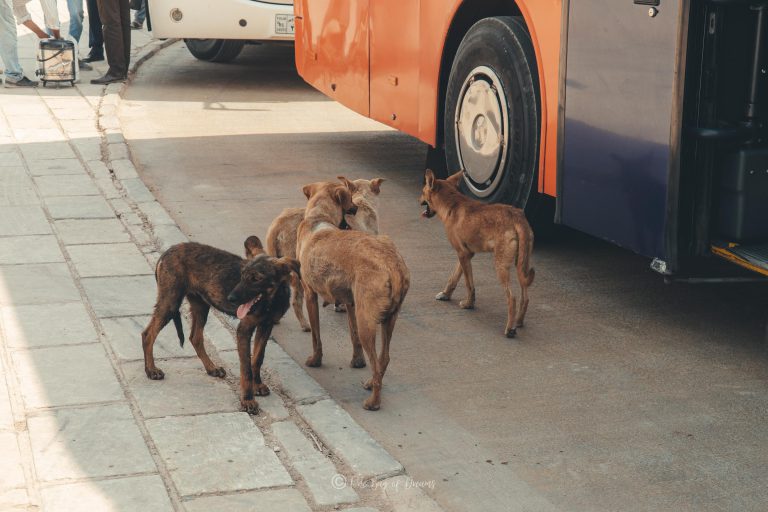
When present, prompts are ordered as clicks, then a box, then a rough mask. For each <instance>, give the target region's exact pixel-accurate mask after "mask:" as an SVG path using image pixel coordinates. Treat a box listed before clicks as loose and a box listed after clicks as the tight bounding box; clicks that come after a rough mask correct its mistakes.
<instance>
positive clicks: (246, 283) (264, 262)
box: [141, 236, 299, 414]
mask: <svg viewBox="0 0 768 512" xmlns="http://www.w3.org/2000/svg"><path fill="white" fill-rule="evenodd" d="M244 245H245V256H246V259H243V258H241V257H239V256H236V255H234V254H231V253H229V252H226V251H222V250H221V249H217V248H215V247H211V246H208V245H203V244H198V243H194V242H189V243H182V244H178V245H174V246H173V247H171V248H170V249H168V250H167V251H165V252H164V253H163V255H162V256H160V259H159V260H158V262H157V267H155V279H156V281H157V303H156V304H155V310H154V313H153V314H152V319H151V320H150V321H149V325H147V328H146V329H144V332H142V333H141V342H142V346H143V347H144V371H145V372H146V374H147V377H149V378H150V379H152V380H160V379H162V378H163V377H164V376H165V375H164V374H163V371H162V370H161V369H160V368H158V367H157V366H155V359H154V357H153V352H152V348H153V346H154V343H155V339H156V338H157V335H158V333H159V332H160V330H162V328H163V327H165V326H166V325H167V324H168V322H169V321H170V320H173V323H174V325H175V326H176V334H177V335H178V336H179V343H180V344H181V346H184V331H183V330H182V325H181V314H180V313H179V308H180V307H181V302H182V300H184V298H185V297H186V298H187V302H189V309H190V312H191V315H192V332H191V333H190V336H189V341H190V342H192V346H193V347H194V348H195V351H196V352H197V356H198V357H199V358H200V360H201V361H202V362H203V366H205V370H206V371H207V372H208V375H212V376H214V377H219V378H222V377H224V376H225V371H224V368H220V367H217V366H216V365H214V364H213V362H212V361H211V359H210V358H209V357H208V354H207V353H206V351H205V346H204V344H203V328H204V327H205V323H206V321H207V319H208V312H209V310H210V308H211V306H213V307H214V308H216V309H218V310H219V311H221V312H223V313H226V314H228V315H232V316H236V317H237V318H238V319H239V320H240V323H239V324H238V326H237V352H238V356H239V358H240V404H241V406H242V407H243V410H245V411H247V412H248V413H250V414H256V413H257V412H258V411H259V404H258V403H257V402H256V400H254V398H253V396H254V394H255V395H258V396H265V395H268V394H269V388H268V387H267V385H266V384H264V383H263V382H262V381H261V365H262V363H263V362H264V353H265V349H266V346H267V340H268V339H269V336H270V334H271V333H272V328H273V326H274V325H275V323H276V322H277V321H278V320H280V318H282V317H283V315H284V314H285V312H286V311H287V310H288V304H289V300H290V289H289V287H288V282H289V280H290V276H291V274H292V273H296V274H298V273H299V263H298V262H297V261H296V260H294V259H291V258H280V259H277V258H273V257H271V256H268V255H266V254H264V249H263V248H262V245H261V241H260V240H259V238H258V237H256V236H250V237H248V239H247V240H246V241H245V244H244ZM254 331H255V332H256V337H255V341H254V346H253V358H251V337H252V336H253V333H254Z"/></svg>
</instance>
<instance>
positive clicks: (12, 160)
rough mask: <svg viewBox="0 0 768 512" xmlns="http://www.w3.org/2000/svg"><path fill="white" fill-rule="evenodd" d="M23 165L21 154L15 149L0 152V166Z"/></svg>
mask: <svg viewBox="0 0 768 512" xmlns="http://www.w3.org/2000/svg"><path fill="white" fill-rule="evenodd" d="M8 147H15V145H14V146H11V145H8ZM23 165H24V162H23V160H22V159H21V156H20V155H19V154H18V153H16V152H15V150H14V151H3V152H0V167H21V166H23Z"/></svg>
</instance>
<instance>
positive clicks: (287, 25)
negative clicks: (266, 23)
mask: <svg viewBox="0 0 768 512" xmlns="http://www.w3.org/2000/svg"><path fill="white" fill-rule="evenodd" d="M293 33H294V29H293V14H275V34H286V35H290V36H292V35H293Z"/></svg>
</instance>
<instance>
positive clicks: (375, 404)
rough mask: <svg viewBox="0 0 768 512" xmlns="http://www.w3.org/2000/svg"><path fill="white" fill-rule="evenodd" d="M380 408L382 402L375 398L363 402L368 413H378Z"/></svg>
mask: <svg viewBox="0 0 768 512" xmlns="http://www.w3.org/2000/svg"><path fill="white" fill-rule="evenodd" d="M380 407H381V402H380V401H379V400H374V399H373V397H369V398H368V399H367V400H366V401H365V402H363V409H366V410H368V411H378V410H379V408H380Z"/></svg>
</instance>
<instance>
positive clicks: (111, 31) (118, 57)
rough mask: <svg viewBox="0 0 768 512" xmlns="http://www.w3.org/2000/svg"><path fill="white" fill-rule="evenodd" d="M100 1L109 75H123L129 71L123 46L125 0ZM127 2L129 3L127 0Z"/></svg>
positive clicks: (100, 14)
mask: <svg viewBox="0 0 768 512" xmlns="http://www.w3.org/2000/svg"><path fill="white" fill-rule="evenodd" d="M98 2H99V16H100V17H101V23H102V27H103V33H104V47H105V49H106V52H107V63H109V71H107V75H110V76H112V77H123V76H125V75H126V74H127V72H128V64H127V62H126V59H125V49H124V48H123V41H124V39H123V23H122V19H121V18H122V16H121V13H120V11H121V4H122V3H123V2H122V0H98ZM125 3H126V5H127V3H128V2H127V0H125ZM129 30H130V29H129Z"/></svg>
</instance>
